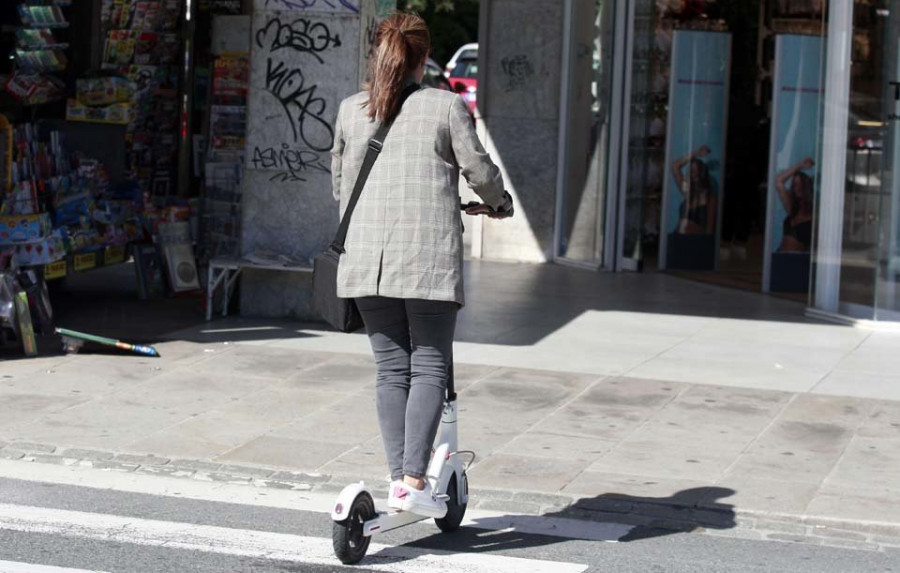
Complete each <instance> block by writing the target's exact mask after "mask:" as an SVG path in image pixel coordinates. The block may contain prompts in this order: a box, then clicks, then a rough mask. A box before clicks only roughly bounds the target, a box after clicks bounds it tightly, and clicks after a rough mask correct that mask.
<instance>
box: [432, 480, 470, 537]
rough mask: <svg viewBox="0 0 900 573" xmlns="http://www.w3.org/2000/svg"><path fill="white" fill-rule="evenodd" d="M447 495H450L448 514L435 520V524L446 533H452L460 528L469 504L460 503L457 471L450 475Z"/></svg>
mask: <svg viewBox="0 0 900 573" xmlns="http://www.w3.org/2000/svg"><path fill="white" fill-rule="evenodd" d="M463 475H465V474H463ZM466 481H468V480H466ZM447 495H448V496H449V497H450V499H448V500H447V515H445V516H444V517H442V518H440V519H437V518H436V519H435V520H434V523H435V525H437V526H438V528H439V529H440V530H441V531H443V532H444V533H450V532H451V531H456V530H457V529H459V526H460V524H462V521H463V517H465V515H466V507H467V506H468V505H469V504H467V503H459V486H458V484H457V483H456V474H455V473H454V474H453V475H452V476H450V483H448V484H447Z"/></svg>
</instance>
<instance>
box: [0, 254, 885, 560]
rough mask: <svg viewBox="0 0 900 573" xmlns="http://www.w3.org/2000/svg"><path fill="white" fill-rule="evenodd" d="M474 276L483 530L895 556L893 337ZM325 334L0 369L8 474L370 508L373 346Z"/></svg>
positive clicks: (465, 401) (465, 398)
mask: <svg viewBox="0 0 900 573" xmlns="http://www.w3.org/2000/svg"><path fill="white" fill-rule="evenodd" d="M469 271H470V272H469V281H470V285H469V292H470V295H471V299H470V304H469V305H468V306H467V308H466V310H465V311H464V313H463V317H462V318H461V321H460V331H459V335H458V337H457V338H458V340H460V342H459V343H458V344H457V346H456V353H457V357H456V359H457V368H456V376H457V388H458V389H459V390H460V409H461V413H460V434H461V445H462V446H463V447H464V448H466V449H472V450H474V451H475V452H476V453H477V454H478V456H479V459H478V461H477V463H476V465H475V466H474V467H473V468H472V469H471V472H470V480H471V487H472V492H473V496H474V498H473V503H477V504H478V506H479V507H483V508H485V509H496V510H499V511H509V512H524V513H535V514H536V513H547V512H552V513H557V514H565V515H572V516H576V517H588V518H593V519H600V520H609V521H618V522H626V523H627V522H636V523H639V524H642V525H651V526H653V527H673V528H683V529H691V528H694V527H704V528H706V529H711V530H720V533H722V534H734V535H747V536H767V537H770V538H772V539H783V540H804V541H806V542H812V543H825V544H831V545H834V544H839V545H841V546H857V547H859V548H861V549H879V548H882V547H886V546H894V547H900V517H898V516H900V368H898V367H900V356H898V353H897V352H896V349H897V348H900V344H898V343H900V337H898V336H897V335H890V334H886V333H871V332H866V331H859V330H854V329H850V328H845V327H838V326H831V325H823V324H816V323H812V322H809V321H806V320H804V319H803V318H802V305H797V304H795V303H791V302H788V301H781V300H777V299H773V298H770V297H762V296H758V295H752V294H749V293H743V292H737V291H730V290H727V289H719V288H715V287H708V286H704V285H697V284H696V283H690V282H687V281H683V280H679V279H675V278H672V277H666V276H661V275H660V276H647V275H644V276H638V277H635V276H622V275H597V274H594V273H583V272H581V271H573V270H569V269H561V268H559V267H550V268H549V269H548V268H547V267H531V266H526V265H512V266H509V265H478V266H476V267H475V268H474V269H473V268H472V267H470V268H469ZM500 276H502V277H503V280H502V281H501V280H499V279H498V277H500ZM634 279H639V280H634ZM485 293H490V295H489V296H488V295H487V294H485ZM604 307H608V308H610V309H613V308H614V309H615V310H605V309H604ZM721 317H725V318H721ZM319 328H320V327H313V326H312V325H298V324H297V323H291V322H286V321H272V320H243V319H237V318H232V319H227V320H217V321H214V322H212V323H209V324H208V325H206V324H204V325H202V326H200V327H197V328H193V329H189V330H185V331H180V332H175V333H172V334H171V335H169V336H168V337H167V338H168V341H166V342H162V343H160V344H158V345H157V348H158V350H159V351H160V352H161V354H162V358H160V359H156V360H154V359H145V358H140V357H131V356H127V355H89V354H83V355H77V356H55V357H45V358H39V359H36V360H30V361H26V360H17V361H5V362H2V363H0V441H2V443H3V445H5V447H4V448H3V449H2V450H0V457H5V458H12V459H22V458H24V459H33V460H35V461H42V462H48V463H65V464H74V463H80V464H83V465H94V466H95V467H103V468H109V469H119V470H124V471H149V472H154V473H165V474H170V475H183V476H185V477H193V478H195V479H223V480H229V481H245V482H248V483H249V482H251V481H254V483H256V484H257V485H269V486H272V487H293V488H296V489H304V488H308V487H314V488H320V489H324V490H333V489H335V488H337V487H339V486H340V485H342V484H345V483H347V482H348V481H350V480H358V479H366V480H367V481H371V482H373V483H376V484H380V483H382V482H383V480H384V478H385V475H386V473H387V470H386V468H385V466H384V462H383V459H384V458H383V452H382V448H381V443H380V438H379V436H378V428H377V423H376V419H375V404H374V384H373V372H374V366H373V363H372V360H371V357H370V355H369V350H368V347H367V342H366V340H365V338H364V337H363V336H361V335H338V334H335V333H330V332H327V331H324V330H320V329H319ZM338 350H340V351H338ZM148 456H150V457H148ZM291 472H294V473H291ZM736 525H737V526H738V527H737V528H736V529H735V526H736ZM729 532H730V533H729Z"/></svg>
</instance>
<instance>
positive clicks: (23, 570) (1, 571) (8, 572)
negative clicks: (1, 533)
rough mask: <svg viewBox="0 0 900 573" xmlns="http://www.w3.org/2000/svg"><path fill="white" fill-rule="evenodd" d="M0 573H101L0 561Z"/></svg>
mask: <svg viewBox="0 0 900 573" xmlns="http://www.w3.org/2000/svg"><path fill="white" fill-rule="evenodd" d="M0 573H103V572H102V571H86V570H84V569H69V568H68V567H52V566H50V565H33V564H31V563H18V562H16V561H0Z"/></svg>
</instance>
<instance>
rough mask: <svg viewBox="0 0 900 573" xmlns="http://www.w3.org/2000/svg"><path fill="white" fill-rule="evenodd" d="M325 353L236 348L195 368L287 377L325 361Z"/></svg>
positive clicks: (238, 373) (218, 371) (206, 370)
mask: <svg viewBox="0 0 900 573" xmlns="http://www.w3.org/2000/svg"><path fill="white" fill-rule="evenodd" d="M330 358H332V357H331V356H329V355H328V354H321V353H311V352H304V353H302V354H298V353H296V352H291V351H289V350H284V349H281V348H269V347H265V346H264V347H250V346H243V345H237V346H236V347H235V348H234V349H233V350H231V351H230V352H227V353H225V354H223V355H214V356H210V357H208V358H207V359H206V360H204V361H202V362H200V363H198V364H196V365H195V366H196V367H197V368H198V369H200V370H202V371H203V372H205V373H208V374H212V375H216V374H225V375H229V376H239V375H247V376H252V377H255V378H277V379H279V380H284V379H287V378H291V377H292V376H295V375H297V374H299V373H302V372H303V371H305V370H308V369H310V368H313V367H315V366H317V365H319V364H322V363H324V362H326V361H328V360H329V359H330Z"/></svg>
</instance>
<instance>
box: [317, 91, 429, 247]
mask: <svg viewBox="0 0 900 573" xmlns="http://www.w3.org/2000/svg"><path fill="white" fill-rule="evenodd" d="M417 89H419V86H418V84H412V85H410V86H408V87H407V88H406V89H405V90H403V94H402V95H401V96H400V107H403V103H404V102H406V98H408V97H409V96H410V95H412V93H413V92H414V91H416V90H417ZM398 113H399V112H398ZM393 124H394V121H393V120H391V121H389V122H386V123H385V122H382V123H381V124H380V125H379V126H378V131H376V132H375V135H374V136H373V137H372V139H370V140H369V148H368V150H366V157H365V159H363V164H362V167H360V168H359V175H358V176H357V177H356V184H355V185H354V186H353V194H352V195H350V201H348V202H347V209H346V210H345V211H344V216H343V217H342V218H341V225H340V227H338V232H337V235H335V237H334V241H333V242H332V243H331V248H332V249H334V250H335V251H337V252H339V253H343V252H344V241H346V240H347V230H348V229H349V228H350V217H351V216H352V215H353V210H354V209H356V204H357V203H358V202H359V196H360V195H361V194H362V190H363V187H365V186H366V180H367V179H368V178H369V172H370V171H372V166H373V165H375V160H376V159H378V154H379V153H381V149H382V147H384V140H385V138H386V137H387V134H388V132H389V131H390V130H391V126H392V125H393Z"/></svg>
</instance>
